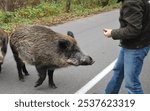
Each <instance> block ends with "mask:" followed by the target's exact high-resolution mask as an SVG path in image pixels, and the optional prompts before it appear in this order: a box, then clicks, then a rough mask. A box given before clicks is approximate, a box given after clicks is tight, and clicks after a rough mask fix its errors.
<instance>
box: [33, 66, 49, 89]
mask: <svg viewBox="0 0 150 111" xmlns="http://www.w3.org/2000/svg"><path fill="white" fill-rule="evenodd" d="M36 70H37V71H38V73H39V79H38V80H37V82H36V84H35V86H34V87H38V86H40V85H41V84H42V83H43V81H44V80H45V78H46V71H47V69H46V68H40V67H36Z"/></svg>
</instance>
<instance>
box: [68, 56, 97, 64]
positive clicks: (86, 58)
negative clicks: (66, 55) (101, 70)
mask: <svg viewBox="0 0 150 111" xmlns="http://www.w3.org/2000/svg"><path fill="white" fill-rule="evenodd" d="M94 62H95V61H93V59H92V58H91V57H90V56H82V57H81V58H80V59H77V58H70V59H68V60H67V63H69V64H71V65H75V66H79V65H92V64H93V63H94Z"/></svg>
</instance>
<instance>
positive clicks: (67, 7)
mask: <svg viewBox="0 0 150 111" xmlns="http://www.w3.org/2000/svg"><path fill="white" fill-rule="evenodd" d="M70 8H71V0H67V1H66V12H67V13H68V12H69V11H70Z"/></svg>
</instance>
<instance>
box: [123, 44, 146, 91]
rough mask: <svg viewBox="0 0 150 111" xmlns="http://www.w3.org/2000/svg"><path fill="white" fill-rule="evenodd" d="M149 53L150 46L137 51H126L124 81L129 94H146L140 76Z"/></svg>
mask: <svg viewBox="0 0 150 111" xmlns="http://www.w3.org/2000/svg"><path fill="white" fill-rule="evenodd" d="M148 51H149V46H148V47H145V48H142V49H136V50H130V49H125V51H124V79H125V87H126V88H127V89H128V93H129V94H143V93H144V92H143V89H142V86H141V83H140V78H139V75H140V73H141V70H142V66H143V61H144V58H145V56H146V55H147V53H148Z"/></svg>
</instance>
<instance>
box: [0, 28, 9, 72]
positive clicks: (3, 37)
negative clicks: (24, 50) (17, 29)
mask: <svg viewBox="0 0 150 111" xmlns="http://www.w3.org/2000/svg"><path fill="white" fill-rule="evenodd" d="M7 44H8V34H7V33H6V32H5V31H3V30H2V29H0V72H1V65H2V64H3V62H4V57H5V55H6V52H7Z"/></svg>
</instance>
